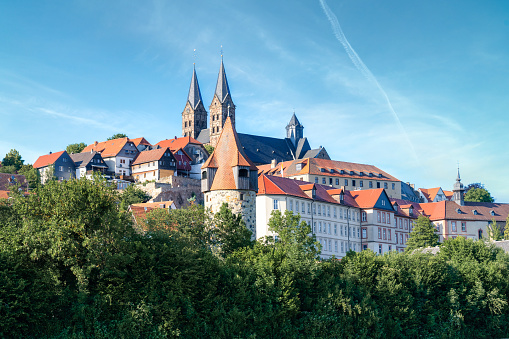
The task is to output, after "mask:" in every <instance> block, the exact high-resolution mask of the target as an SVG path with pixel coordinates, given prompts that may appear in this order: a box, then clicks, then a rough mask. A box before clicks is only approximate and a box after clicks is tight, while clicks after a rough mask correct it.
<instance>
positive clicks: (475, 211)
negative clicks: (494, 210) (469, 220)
mask: <svg viewBox="0 0 509 339" xmlns="http://www.w3.org/2000/svg"><path fill="white" fill-rule="evenodd" d="M458 210H459V208H458ZM472 213H474V215H477V214H478V213H477V210H472Z"/></svg>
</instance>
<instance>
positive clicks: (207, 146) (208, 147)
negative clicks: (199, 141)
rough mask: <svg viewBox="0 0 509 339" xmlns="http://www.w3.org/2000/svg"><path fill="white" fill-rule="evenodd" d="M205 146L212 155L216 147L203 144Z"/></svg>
mask: <svg viewBox="0 0 509 339" xmlns="http://www.w3.org/2000/svg"><path fill="white" fill-rule="evenodd" d="M203 146H204V147H205V149H206V150H207V152H208V153H209V155H211V154H212V153H213V152H214V147H213V146H210V145H203Z"/></svg>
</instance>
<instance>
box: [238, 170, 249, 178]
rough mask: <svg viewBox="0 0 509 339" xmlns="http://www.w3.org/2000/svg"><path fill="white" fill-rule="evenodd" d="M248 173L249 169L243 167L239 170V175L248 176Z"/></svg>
mask: <svg viewBox="0 0 509 339" xmlns="http://www.w3.org/2000/svg"><path fill="white" fill-rule="evenodd" d="M247 175H248V173H247V169H244V168H242V169H240V170H239V177H243V178H246V177H247Z"/></svg>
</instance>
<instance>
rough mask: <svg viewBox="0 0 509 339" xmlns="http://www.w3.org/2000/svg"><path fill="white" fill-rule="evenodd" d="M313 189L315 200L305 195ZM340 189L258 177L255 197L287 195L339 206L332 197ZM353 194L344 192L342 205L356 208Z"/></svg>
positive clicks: (303, 182)
mask: <svg viewBox="0 0 509 339" xmlns="http://www.w3.org/2000/svg"><path fill="white" fill-rule="evenodd" d="M313 188H315V194H316V195H315V198H314V199H313V198H312V197H310V196H309V195H307V194H306V193H305V191H309V190H311V189H313ZM340 191H341V190H340V189H335V188H332V187H330V186H325V185H320V184H315V183H310V182H307V181H301V180H296V179H290V178H281V177H276V176H271V175H260V176H259V177H258V193H257V195H265V194H271V195H289V196H294V197H299V198H304V199H310V200H315V201H322V202H328V203H333V204H340V203H339V202H338V201H337V200H336V199H334V198H333V197H332V196H333V195H336V194H339V193H340ZM352 193H353V192H350V191H344V200H343V205H347V206H352V207H358V205H357V203H356V201H355V200H354V198H353V196H352Z"/></svg>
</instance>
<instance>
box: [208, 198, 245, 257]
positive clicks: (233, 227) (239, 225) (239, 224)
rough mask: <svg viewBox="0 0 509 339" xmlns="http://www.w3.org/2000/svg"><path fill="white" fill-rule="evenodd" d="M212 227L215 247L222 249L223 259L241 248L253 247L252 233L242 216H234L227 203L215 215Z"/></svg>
mask: <svg viewBox="0 0 509 339" xmlns="http://www.w3.org/2000/svg"><path fill="white" fill-rule="evenodd" d="M212 226H213V228H212V230H211V232H212V236H213V242H214V245H217V246H218V247H219V248H220V254H221V256H223V257H227V256H228V255H230V254H231V253H233V252H234V251H235V250H237V249H239V248H243V247H251V246H253V241H252V240H251V236H252V232H251V231H250V230H249V229H248V228H247V227H246V224H245V223H244V221H243V220H242V216H241V215H240V214H239V215H235V214H233V212H232V211H231V210H230V208H229V207H228V204H227V203H223V205H221V207H220V208H219V211H218V212H217V213H216V214H215V215H214V218H213V220H212Z"/></svg>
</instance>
